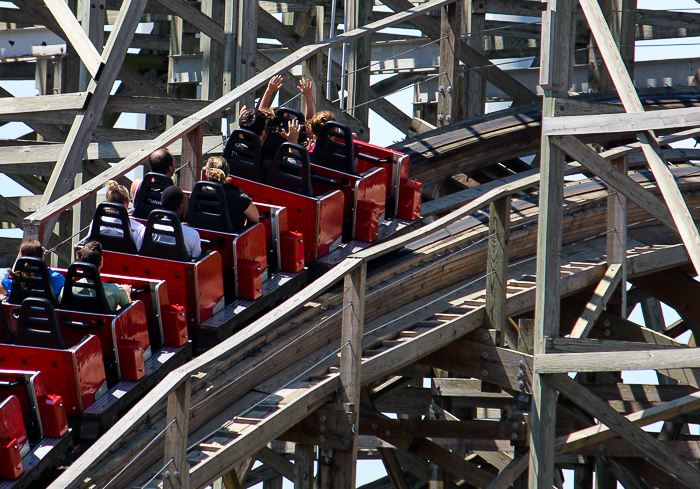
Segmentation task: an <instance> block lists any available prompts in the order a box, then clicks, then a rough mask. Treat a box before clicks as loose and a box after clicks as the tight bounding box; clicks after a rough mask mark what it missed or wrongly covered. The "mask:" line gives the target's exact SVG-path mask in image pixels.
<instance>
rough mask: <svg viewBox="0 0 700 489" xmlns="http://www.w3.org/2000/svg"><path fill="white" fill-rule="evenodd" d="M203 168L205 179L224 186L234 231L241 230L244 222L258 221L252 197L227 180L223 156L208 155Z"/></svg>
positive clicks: (226, 169)
mask: <svg viewBox="0 0 700 489" xmlns="http://www.w3.org/2000/svg"><path fill="white" fill-rule="evenodd" d="M204 170H205V174H206V176H207V180H209V181H211V182H216V183H220V184H221V186H222V187H223V188H224V193H225V194H226V206H227V207H228V215H229V219H231V224H232V225H233V229H234V230H235V231H236V232H240V231H242V230H243V228H244V227H245V225H246V223H256V222H258V221H259V219H260V216H259V214H258V209H257V208H256V207H255V204H253V199H252V198H251V197H250V196H249V195H247V194H245V193H244V192H243V191H242V190H241V189H239V188H238V187H236V186H235V185H234V184H232V183H231V182H230V181H229V180H228V163H226V159H225V158H224V157H222V156H212V157H210V158H209V159H208V160H207V163H206V166H205V168H204Z"/></svg>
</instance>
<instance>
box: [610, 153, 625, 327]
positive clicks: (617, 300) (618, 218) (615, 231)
mask: <svg viewBox="0 0 700 489" xmlns="http://www.w3.org/2000/svg"><path fill="white" fill-rule="evenodd" d="M612 165H613V166H615V167H616V168H617V169H618V170H620V171H621V172H622V173H627V171H628V165H627V158H624V157H623V158H616V159H614V160H613V161H612ZM608 231H609V234H608V235H607V239H606V241H607V243H606V248H607V250H608V264H613V263H619V264H620V274H621V276H620V284H621V286H619V287H617V290H616V291H615V296H614V300H613V301H612V302H613V303H614V307H613V308H614V309H615V312H616V313H617V312H619V313H620V314H621V315H622V316H625V315H626V311H627V197H625V196H624V194H622V193H620V192H613V191H611V192H610V195H609V196H608Z"/></svg>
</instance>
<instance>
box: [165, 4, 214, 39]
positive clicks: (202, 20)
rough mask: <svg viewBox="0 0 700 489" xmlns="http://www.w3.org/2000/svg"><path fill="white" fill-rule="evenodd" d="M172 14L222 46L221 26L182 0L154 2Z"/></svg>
mask: <svg viewBox="0 0 700 489" xmlns="http://www.w3.org/2000/svg"><path fill="white" fill-rule="evenodd" d="M156 1H157V2H158V3H160V4H161V5H162V6H163V7H165V8H166V9H168V10H169V11H170V12H172V13H173V14H175V15H177V16H178V17H180V18H182V19H184V20H186V21H187V22H188V23H190V24H192V25H193V26H194V27H196V28H197V30H199V31H202V34H204V35H205V36H207V37H208V38H210V39H211V40H212V41H214V42H217V43H219V44H221V45H223V44H224V29H223V27H222V25H221V24H219V23H218V22H217V21H216V20H214V19H212V18H211V17H209V16H208V15H206V14H204V13H202V11H201V10H199V9H196V8H194V7H193V6H191V5H190V4H189V3H187V2H186V1H184V0H156Z"/></svg>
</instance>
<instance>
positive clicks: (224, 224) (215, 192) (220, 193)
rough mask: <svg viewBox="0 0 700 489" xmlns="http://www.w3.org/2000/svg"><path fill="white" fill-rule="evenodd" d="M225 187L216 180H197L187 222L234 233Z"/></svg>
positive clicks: (199, 226)
mask: <svg viewBox="0 0 700 489" xmlns="http://www.w3.org/2000/svg"><path fill="white" fill-rule="evenodd" d="M226 204H227V202H226V193H225V192H224V187H223V186H222V185H220V184H218V183H216V182H197V183H196V184H195V186H194V188H193V189H192V194H191V195H190V204H189V208H188V209H187V222H189V223H193V224H194V223H196V224H197V227H198V228H202V229H209V230H211V231H220V232H222V233H233V232H234V230H233V224H232V223H231V219H230V216H229V214H228V206H227V205H226Z"/></svg>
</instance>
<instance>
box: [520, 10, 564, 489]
mask: <svg viewBox="0 0 700 489" xmlns="http://www.w3.org/2000/svg"><path fill="white" fill-rule="evenodd" d="M574 15H575V9H574V2H573V0H549V1H548V2H547V10H545V11H544V12H543V14H542V41H541V43H542V44H541V59H542V63H541V66H540V85H541V86H542V89H543V90H544V100H543V105H542V115H543V116H545V117H553V116H554V104H555V98H556V97H566V96H567V92H568V89H569V85H570V80H571V72H572V65H571V62H572V59H573V56H572V51H573V38H574V36H573V33H572V30H573V29H574V28H575V24H574ZM562 46H564V47H566V49H563V48H562ZM540 155H541V163H540V168H541V169H540V214H539V215H540V220H539V224H538V228H537V290H536V299H535V335H534V338H533V350H534V354H535V362H536V361H537V360H536V358H537V355H541V354H543V353H545V340H546V338H547V337H554V336H557V335H558V334H559V308H560V300H561V297H560V291H559V283H560V265H561V264H560V258H559V253H560V250H561V232H562V206H563V201H564V195H563V193H564V161H565V159H564V157H565V155H564V153H563V152H562V151H561V150H560V149H558V148H557V147H556V146H555V145H553V144H551V143H550V140H549V138H548V137H547V136H542V142H541V146H540ZM556 404H557V392H556V390H555V389H554V388H552V387H551V386H550V385H548V384H547V383H545V382H544V381H543V379H542V378H541V376H540V375H539V374H537V373H535V374H533V380H532V410H531V413H532V414H531V423H530V428H531V429H530V460H529V466H530V472H529V476H528V481H529V482H528V485H529V487H530V489H538V488H540V489H542V488H545V487H551V485H552V482H553V480H554V427H555V422H556Z"/></svg>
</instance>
